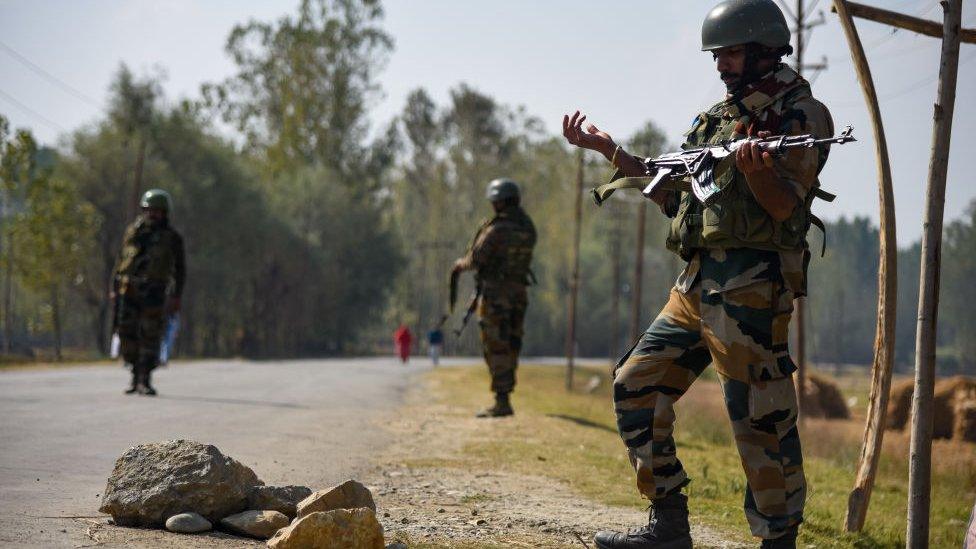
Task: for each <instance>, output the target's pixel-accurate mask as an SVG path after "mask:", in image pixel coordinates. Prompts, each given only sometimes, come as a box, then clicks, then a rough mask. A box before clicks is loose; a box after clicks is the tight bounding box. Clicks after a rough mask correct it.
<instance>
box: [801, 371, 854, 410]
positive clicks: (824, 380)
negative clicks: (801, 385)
mask: <svg viewBox="0 0 976 549" xmlns="http://www.w3.org/2000/svg"><path fill="white" fill-rule="evenodd" d="M805 393H806V394H804V395H803V414H804V415H805V416H806V417H816V418H825V419H848V418H850V417H851V411H850V410H848V408H847V402H845V401H844V395H843V394H842V393H841V392H840V389H839V388H838V387H837V382H835V381H833V380H831V379H830V378H828V377H826V376H823V375H820V374H814V373H810V374H808V375H807V384H806V390H805Z"/></svg>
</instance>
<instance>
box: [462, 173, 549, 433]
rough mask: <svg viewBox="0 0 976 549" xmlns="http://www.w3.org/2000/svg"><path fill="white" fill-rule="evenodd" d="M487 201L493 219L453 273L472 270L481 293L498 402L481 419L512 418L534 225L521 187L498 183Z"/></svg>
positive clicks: (487, 355)
mask: <svg viewBox="0 0 976 549" xmlns="http://www.w3.org/2000/svg"><path fill="white" fill-rule="evenodd" d="M487 198H488V200H490V201H491V205H492V208H494V210H495V216H494V217H493V218H491V219H490V220H488V221H486V222H485V223H483V224H482V225H481V228H480V229H478V233H477V234H476V235H475V237H474V241H473V242H472V244H471V248H470V249H469V250H468V253H467V254H466V255H465V256H464V257H462V258H460V259H458V260H457V261H456V262H455V263H454V270H453V272H454V273H460V272H463V271H468V270H474V271H476V273H475V278H476V280H477V283H478V287H479V288H480V290H481V297H480V302H479V304H478V317H479V325H480V326H481V345H482V352H483V353H484V356H485V362H487V363H488V371H489V372H490V373H491V390H492V391H493V392H494V393H495V404H494V406H491V407H489V408H486V409H484V410H482V411H481V412H479V413H478V417H502V416H510V415H512V414H513V413H514V412H513V411H512V404H511V401H510V400H509V394H510V393H511V392H512V390H513V389H515V369H516V368H517V366H518V356H519V351H521V349H522V335H523V333H524V326H523V322H524V320H525V310H526V308H527V306H528V297H527V291H526V288H527V286H528V285H529V284H530V283H531V282H532V271H531V269H530V268H529V266H530V264H531V263H532V248H533V247H534V246H535V240H536V233H535V225H533V224H532V219H530V218H529V216H528V214H526V213H525V210H523V209H522V207H521V205H520V201H521V195H520V192H519V187H518V185H517V184H516V183H515V182H514V181H511V180H509V179H496V180H494V181H492V182H491V183H490V184H489V185H488V192H487Z"/></svg>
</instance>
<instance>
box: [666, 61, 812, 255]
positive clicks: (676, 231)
mask: <svg viewBox="0 0 976 549" xmlns="http://www.w3.org/2000/svg"><path fill="white" fill-rule="evenodd" d="M804 97H810V88H809V85H807V84H806V82H805V81H803V80H802V79H797V80H796V82H795V83H793V84H792V85H789V86H787V87H785V88H784V89H782V90H780V91H779V93H777V94H775V95H773V96H772V97H770V99H769V101H768V102H766V103H765V105H763V106H760V107H759V108H757V109H756V110H755V111H754V112H752V113H747V114H745V115H744V116H741V117H734V116H733V117H730V116H728V115H724V113H725V108H726V103H725V102H722V103H719V104H718V105H715V106H714V107H712V108H711V109H709V110H708V111H707V112H703V113H701V114H699V115H698V117H697V118H696V119H695V122H694V123H693V124H692V127H691V129H690V130H689V131H688V132H687V133H686V134H685V138H686V139H685V143H684V144H682V146H681V148H682V149H691V148H697V147H702V146H706V145H719V144H721V143H723V142H728V141H731V140H737V139H742V138H743V137H746V136H745V135H742V134H741V133H740V132H742V131H743V128H747V127H748V126H749V125H750V123H751V119H752V118H753V116H756V115H758V114H760V113H761V112H762V111H763V110H765V109H769V108H772V109H776V110H777V111H778V112H784V111H785V109H786V108H787V106H788V105H790V104H792V103H793V102H795V101H796V100H798V99H801V98H804ZM727 161H729V162H732V163H733V164H732V166H731V167H730V168H729V169H727V170H725V171H724V173H722V174H721V175H720V176H718V177H716V178H715V182H716V183H717V184H718V186H719V188H721V189H722V191H721V192H720V194H719V196H718V198H717V199H716V200H715V201H714V203H712V204H711V205H709V206H703V205H702V203H701V202H699V201H698V200H697V199H696V198H695V196H694V195H693V194H692V193H690V192H682V193H681V195H680V202H679V207H678V212H677V215H676V216H675V217H674V219H672V221H671V227H670V230H669V232H668V237H667V248H668V249H669V250H671V251H673V252H675V253H677V254H678V255H680V256H681V257H682V258H684V259H689V258H690V257H691V256H693V255H694V253H695V250H696V249H698V248H758V249H763V250H774V251H787V250H802V249H805V248H806V247H807V240H806V235H807V230H808V229H809V228H810V224H811V223H816V224H817V225H818V226H820V227H821V228H822V226H823V224H822V222H820V220H819V219H817V218H816V217H814V216H813V215H812V214H811V213H810V205H811V202H812V201H813V199H814V198H816V197H823V198H828V197H830V196H831V195H829V193H824V192H820V191H819V189H818V187H819V181H817V182H816V183H815V185H814V188H813V189H811V191H810V192H809V193H807V197H806V199H805V200H804V203H803V204H802V205H801V207H798V208H796V209H795V210H794V212H793V214H792V215H791V216H790V217H789V218H787V219H786V220H784V221H781V222H779V221H776V220H775V219H773V218H772V216H770V215H769V214H768V213H767V212H766V210H765V209H764V208H763V207H762V206H761V205H760V204H759V202H758V201H756V199H755V197H754V196H753V194H752V191H751V190H750V189H749V185H748V183H747V181H746V178H745V175H743V174H742V173H741V172H740V171H739V170H738V169H736V168H735V165H734V162H735V159H734V158H733V157H729V158H728V159H727ZM820 167H821V168H822V167H823V165H822V164H821V166H820Z"/></svg>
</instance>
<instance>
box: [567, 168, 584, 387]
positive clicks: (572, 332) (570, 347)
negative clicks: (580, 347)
mask: <svg viewBox="0 0 976 549" xmlns="http://www.w3.org/2000/svg"><path fill="white" fill-rule="evenodd" d="M576 159H577V165H576V215H575V225H574V226H573V272H572V274H571V275H570V278H569V311H568V314H569V318H568V319H567V322H566V390H567V391H572V390H573V368H574V366H575V365H574V361H575V360H574V359H575V357H576V301H577V299H578V297H579V279H580V276H579V263H580V260H579V255H580V230H581V225H582V221H583V149H580V150H579V152H578V153H577V154H576Z"/></svg>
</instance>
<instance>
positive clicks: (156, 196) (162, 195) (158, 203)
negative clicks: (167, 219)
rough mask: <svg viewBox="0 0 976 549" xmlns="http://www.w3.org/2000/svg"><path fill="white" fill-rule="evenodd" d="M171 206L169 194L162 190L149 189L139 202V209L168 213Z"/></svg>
mask: <svg viewBox="0 0 976 549" xmlns="http://www.w3.org/2000/svg"><path fill="white" fill-rule="evenodd" d="M171 204H172V199H171V198H170V197H169V193H168V192H166V191H164V190H162V189H149V190H148V191H146V194H144V195H142V201H140V202H139V206H140V207H141V208H157V209H160V210H165V211H167V212H168V211H169V210H170V206H171Z"/></svg>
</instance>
